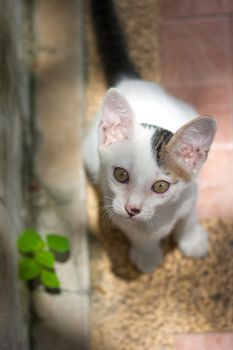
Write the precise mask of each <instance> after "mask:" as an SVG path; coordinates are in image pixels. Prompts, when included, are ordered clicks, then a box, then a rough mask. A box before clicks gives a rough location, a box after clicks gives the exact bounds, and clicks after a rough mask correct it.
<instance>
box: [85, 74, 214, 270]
mask: <svg viewBox="0 0 233 350" xmlns="http://www.w3.org/2000/svg"><path fill="white" fill-rule="evenodd" d="M196 116H197V112H196V111H195V110H194V109H193V108H192V107H190V106H188V105H187V104H185V103H183V102H181V101H179V100H177V99H175V98H174V97H172V96H170V95H168V94H167V93H166V92H165V91H164V90H163V89H162V88H161V87H160V86H158V85H157V84H155V83H152V82H148V81H143V80H137V79H123V80H122V81H121V82H120V83H119V84H117V85H116V88H114V89H110V90H109V91H108V92H107V94H106V96H105V98H104V101H103V104H102V107H101V108H100V111H99V112H98V115H97V117H96V119H95V120H94V123H93V125H92V126H91V128H90V130H89V133H88V135H87V137H86V139H85V142H84V149H83V152H84V153H83V154H84V160H85V165H86V169H87V171H88V173H89V175H90V176H91V178H92V180H93V182H95V183H97V184H99V186H100V188H101V191H102V194H103V199H104V202H105V204H106V211H107V213H108V215H109V217H110V218H111V220H112V221H113V222H114V224H116V225H117V226H118V227H119V228H120V229H121V230H122V231H123V232H124V233H125V234H126V235H127V237H128V238H129V240H130V242H131V249H130V258H131V260H132V262H133V263H134V264H135V265H136V266H137V267H138V269H139V270H141V271H143V272H151V271H153V270H154V269H155V267H156V266H158V265H159V264H160V263H161V261H162V251H161V247H160V241H161V239H162V238H164V237H166V236H167V235H168V234H170V233H171V231H174V233H175V238H176V241H177V243H178V246H179V247H180V249H181V251H182V252H183V253H184V254H185V255H186V256H190V257H202V256H205V255H206V254H207V250H208V237H207V233H206V231H205V230H204V229H203V228H202V226H200V225H199V224H198V222H197V216H196V196H197V189H196V182H195V179H196V176H197V174H198V173H199V170H200V168H201V166H202V165H203V163H204V162H205V160H206V158H207V154H208V151H209V149H210V146H211V143H212V141H213V138H214V135H215V131H216V123H215V120H214V119H213V118H211V117H199V118H195V117H196ZM194 118H195V119H194Z"/></svg>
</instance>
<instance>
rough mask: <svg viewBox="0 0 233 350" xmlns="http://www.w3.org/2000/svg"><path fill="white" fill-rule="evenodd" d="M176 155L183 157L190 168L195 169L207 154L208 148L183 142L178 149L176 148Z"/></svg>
mask: <svg viewBox="0 0 233 350" xmlns="http://www.w3.org/2000/svg"><path fill="white" fill-rule="evenodd" d="M175 153H176V156H177V157H178V158H181V159H183V160H184V161H185V162H186V164H187V166H188V167H189V168H190V169H193V170H195V169H196V168H199V166H200V163H201V164H202V163H203V162H204V161H205V160H206V158H207V155H208V150H204V149H201V148H200V147H199V146H194V145H192V144H188V143H187V144H184V145H183V146H182V147H181V149H180V150H177V151H176V152H175Z"/></svg>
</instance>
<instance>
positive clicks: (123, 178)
mask: <svg viewBox="0 0 233 350" xmlns="http://www.w3.org/2000/svg"><path fill="white" fill-rule="evenodd" d="M114 177H115V179H116V180H117V181H118V182H120V183H126V182H128V181H129V174H128V172H127V171H126V170H125V169H123V168H118V167H117V168H115V169H114Z"/></svg>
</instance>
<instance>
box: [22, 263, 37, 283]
mask: <svg viewBox="0 0 233 350" xmlns="http://www.w3.org/2000/svg"><path fill="white" fill-rule="evenodd" d="M39 275H40V266H39V265H38V264H37V262H36V261H35V260H34V259H32V258H23V259H21V260H20V261H19V276H20V278H21V279H22V280H24V281H29V280H32V279H35V278H37V277H38V276H39Z"/></svg>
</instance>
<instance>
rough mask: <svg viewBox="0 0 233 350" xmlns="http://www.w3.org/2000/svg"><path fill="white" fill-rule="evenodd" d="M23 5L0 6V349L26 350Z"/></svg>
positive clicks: (3, 2) (3, 1) (4, 0)
mask: <svg viewBox="0 0 233 350" xmlns="http://www.w3.org/2000/svg"><path fill="white" fill-rule="evenodd" d="M22 13H23V11H22V3H21V1H18V0H0V349H1V350H21V349H22V350H27V349H28V330H27V318H28V317H27V296H28V295H27V291H26V289H25V288H24V286H22V285H21V284H20V282H19V280H18V276H17V258H18V257H17V250H16V238H17V235H18V234H19V233H20V231H21V230H22V228H23V227H24V225H25V222H24V220H25V213H26V210H25V205H24V200H23V190H22V188H23V187H22V184H23V181H22V179H23V166H22V164H23V160H22V159H23V152H22V150H23V143H24V140H25V135H24V131H23V125H25V122H26V119H27V117H28V115H29V114H28V98H27V86H28V80H27V73H26V69H25V68H24V64H23V59H22V57H23V55H22V53H23V49H22V48H23V40H22V35H21V34H22V31H21V29H22Z"/></svg>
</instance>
